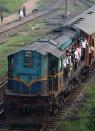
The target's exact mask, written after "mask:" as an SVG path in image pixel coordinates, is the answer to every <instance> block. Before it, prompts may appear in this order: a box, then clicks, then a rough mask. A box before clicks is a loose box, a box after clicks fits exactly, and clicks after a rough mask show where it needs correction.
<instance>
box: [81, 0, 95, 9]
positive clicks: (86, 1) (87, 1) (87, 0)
mask: <svg viewBox="0 0 95 131" xmlns="http://www.w3.org/2000/svg"><path fill="white" fill-rule="evenodd" d="M79 1H80V2H81V3H83V4H84V5H87V6H88V8H90V7H91V6H93V4H95V2H93V1H92V0H79Z"/></svg>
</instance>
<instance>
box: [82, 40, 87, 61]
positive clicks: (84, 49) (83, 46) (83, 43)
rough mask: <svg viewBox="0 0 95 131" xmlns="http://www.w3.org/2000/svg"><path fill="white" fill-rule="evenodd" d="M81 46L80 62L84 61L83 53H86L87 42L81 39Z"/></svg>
mask: <svg viewBox="0 0 95 131" xmlns="http://www.w3.org/2000/svg"><path fill="white" fill-rule="evenodd" d="M81 44H82V50H83V51H82V52H83V53H82V60H85V51H86V45H87V44H88V43H87V40H86V39H82V40H81Z"/></svg>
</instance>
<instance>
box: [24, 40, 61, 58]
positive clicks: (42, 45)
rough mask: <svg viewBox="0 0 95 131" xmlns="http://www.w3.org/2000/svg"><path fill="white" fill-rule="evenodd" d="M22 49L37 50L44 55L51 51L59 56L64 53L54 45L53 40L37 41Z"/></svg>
mask: <svg viewBox="0 0 95 131" xmlns="http://www.w3.org/2000/svg"><path fill="white" fill-rule="evenodd" d="M22 50H31V51H36V52H38V53H40V54H42V55H46V54H48V53H50V54H52V55H54V56H56V57H58V58H59V57H61V56H62V55H63V53H62V52H61V51H60V50H59V49H57V48H56V47H55V46H54V45H52V44H51V42H49V41H48V42H45V41H36V42H34V43H32V44H31V45H29V46H26V47H24V48H23V49H22Z"/></svg>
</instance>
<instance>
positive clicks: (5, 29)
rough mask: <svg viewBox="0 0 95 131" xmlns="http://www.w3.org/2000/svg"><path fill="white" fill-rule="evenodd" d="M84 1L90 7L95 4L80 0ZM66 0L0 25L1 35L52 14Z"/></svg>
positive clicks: (59, 0) (60, 0)
mask: <svg viewBox="0 0 95 131" xmlns="http://www.w3.org/2000/svg"><path fill="white" fill-rule="evenodd" d="M80 1H81V2H82V3H84V4H86V5H87V6H88V7H91V6H92V5H93V4H95V3H94V2H93V1H91V2H92V3H91V2H90V1H86V0H80ZM64 2H65V0H58V1H55V4H54V5H51V6H50V8H49V9H44V10H40V11H38V12H37V13H36V14H35V16H34V15H33V14H30V15H28V16H26V17H25V18H23V19H22V20H20V21H19V20H18V19H17V20H15V21H12V22H11V23H8V24H6V25H4V26H1V27H0V35H1V34H3V33H6V32H8V31H10V30H12V29H15V28H16V27H19V26H21V25H23V24H25V23H27V22H29V21H32V20H35V19H37V18H40V17H43V16H45V15H47V14H50V13H53V12H55V11H56V10H59V9H60V6H61V5H62V4H64ZM68 3H73V0H72V1H71V0H69V1H68Z"/></svg>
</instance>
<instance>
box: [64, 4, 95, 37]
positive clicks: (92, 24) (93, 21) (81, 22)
mask: <svg viewBox="0 0 95 131" xmlns="http://www.w3.org/2000/svg"><path fill="white" fill-rule="evenodd" d="M66 25H72V26H73V27H76V28H78V29H80V30H82V31H84V32H85V33H87V34H89V35H92V34H93V33H94V32H95V5H94V6H93V7H92V8H90V9H88V10H87V11H85V12H83V13H82V14H80V15H78V16H77V17H75V18H74V19H72V20H71V21H70V22H68V23H67V24H66Z"/></svg>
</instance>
